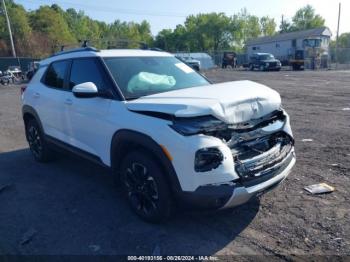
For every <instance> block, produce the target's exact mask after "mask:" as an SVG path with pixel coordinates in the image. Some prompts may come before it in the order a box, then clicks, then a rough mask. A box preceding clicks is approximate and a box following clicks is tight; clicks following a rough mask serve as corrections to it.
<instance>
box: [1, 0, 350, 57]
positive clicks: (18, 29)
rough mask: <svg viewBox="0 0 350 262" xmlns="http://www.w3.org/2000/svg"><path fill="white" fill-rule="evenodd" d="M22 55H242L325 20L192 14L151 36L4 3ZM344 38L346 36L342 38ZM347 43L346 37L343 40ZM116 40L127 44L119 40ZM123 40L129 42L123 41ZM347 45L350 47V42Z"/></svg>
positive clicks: (303, 15)
mask: <svg viewBox="0 0 350 262" xmlns="http://www.w3.org/2000/svg"><path fill="white" fill-rule="evenodd" d="M5 2H6V6H7V9H8V14H9V17H10V21H11V27H12V31H13V38H14V42H15V47H16V52H17V55H18V56H28V57H38V58H41V57H45V56H48V55H50V54H52V53H53V52H55V51H58V50H59V49H60V46H61V45H68V46H69V45H76V44H77V43H78V42H79V41H82V40H85V39H88V40H89V41H90V43H91V45H93V46H96V47H97V48H107V47H109V46H112V47H121V46H120V45H123V46H125V47H137V46H138V44H137V43H138V42H144V43H146V44H147V45H149V46H150V47H157V48H160V49H163V50H166V51H170V52H175V51H208V50H214V51H215V50H235V51H243V49H244V44H245V42H246V41H247V40H249V39H252V38H256V37H259V36H271V35H274V34H277V33H281V32H291V31H297V30H303V29H310V28H316V27H320V26H324V24H325V20H324V19H323V18H322V17H321V16H320V15H318V14H316V13H315V10H314V8H313V7H311V6H310V5H307V6H305V7H303V8H301V9H299V10H298V11H297V12H296V13H295V15H294V16H293V17H292V20H291V21H290V22H289V21H287V20H284V21H283V22H282V23H281V24H280V26H279V30H278V29H277V23H276V21H275V19H273V18H270V17H269V16H263V17H258V16H255V15H251V14H249V13H248V11H247V10H246V9H243V10H241V11H240V12H238V13H236V14H234V15H232V16H228V15H226V14H224V13H207V14H197V15H190V16H188V17H187V18H186V19H185V22H184V24H179V25H177V26H176V28H175V29H163V30H161V31H160V32H159V33H158V34H157V35H156V36H152V33H151V26H150V24H149V23H148V22H147V21H146V20H144V21H142V22H140V23H136V22H123V21H120V20H115V21H114V22H113V23H105V22H102V21H98V20H94V19H91V18H90V17H89V16H87V15H85V13H84V12H83V11H76V10H75V9H73V8H69V9H67V10H63V9H62V8H61V7H60V6H58V5H57V4H53V5H51V6H48V5H44V6H40V7H39V8H38V9H36V10H33V11H27V10H25V8H24V7H23V6H22V5H19V4H16V3H15V2H14V1H13V0H5ZM342 37H343V36H342ZM344 38H346V37H344ZM117 39H119V40H122V41H118V42H117V41H116V40H117ZM123 40H126V41H124V42H123ZM346 41H347V40H343V41H342V42H344V43H347V44H349V41H347V42H346ZM10 54H11V49H10V45H9V35H8V32H7V27H6V20H5V16H4V12H3V9H2V7H1V9H0V56H9V55H10Z"/></svg>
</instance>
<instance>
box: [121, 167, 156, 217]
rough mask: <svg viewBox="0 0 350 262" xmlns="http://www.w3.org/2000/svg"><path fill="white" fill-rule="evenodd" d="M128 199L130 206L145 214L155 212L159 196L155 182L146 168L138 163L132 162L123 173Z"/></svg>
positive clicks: (149, 214)
mask: <svg viewBox="0 0 350 262" xmlns="http://www.w3.org/2000/svg"><path fill="white" fill-rule="evenodd" d="M123 182H124V184H125V187H126V190H127V194H128V198H129V201H130V203H131V205H132V207H133V208H134V209H135V210H136V211H137V212H139V213H143V215H145V216H151V215H153V214H154V213H155V212H157V209H158V207H157V202H158V198H159V194H158V188H157V184H156V182H155V180H154V178H153V177H152V176H151V174H150V173H149V172H148V169H147V168H146V167H145V166H144V165H142V164H140V163H132V164H131V165H130V166H129V167H128V168H127V169H126V172H125V173H124V179H123Z"/></svg>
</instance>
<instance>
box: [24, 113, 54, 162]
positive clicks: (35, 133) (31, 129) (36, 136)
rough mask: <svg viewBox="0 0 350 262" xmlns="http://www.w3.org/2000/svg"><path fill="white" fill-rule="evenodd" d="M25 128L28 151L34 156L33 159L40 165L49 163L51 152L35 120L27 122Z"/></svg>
mask: <svg viewBox="0 0 350 262" xmlns="http://www.w3.org/2000/svg"><path fill="white" fill-rule="evenodd" d="M25 128H26V138H27V141H28V144H29V149H30V151H31V152H32V154H33V156H34V159H35V160H36V161H38V162H42V163H45V162H49V161H50V160H51V159H52V156H53V151H52V149H51V148H50V147H49V145H48V143H47V142H46V141H45V137H44V135H43V132H42V130H41V128H40V127H39V125H38V123H37V122H36V120H35V119H30V120H28V121H27V122H26V125H25Z"/></svg>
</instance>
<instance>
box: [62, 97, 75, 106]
mask: <svg viewBox="0 0 350 262" xmlns="http://www.w3.org/2000/svg"><path fill="white" fill-rule="evenodd" d="M64 103H65V104H66V105H69V106H70V105H72V104H73V101H72V99H66V100H65V101H64Z"/></svg>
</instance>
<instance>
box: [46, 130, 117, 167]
mask: <svg viewBox="0 0 350 262" xmlns="http://www.w3.org/2000/svg"><path fill="white" fill-rule="evenodd" d="M45 140H46V141H47V142H48V143H49V144H50V146H52V147H53V149H55V150H57V151H60V152H67V151H68V152H70V153H72V154H74V155H77V156H79V157H82V158H85V159H87V160H89V161H91V162H94V163H96V164H98V165H100V166H102V167H105V168H110V167H109V166H107V165H106V164H104V163H103V162H102V160H101V158H99V157H98V156H96V155H94V154H91V153H89V152H86V151H84V150H81V149H80V148H77V147H75V146H72V145H69V144H67V143H65V142H62V141H61V140H58V139H56V138H54V137H52V136H48V135H45Z"/></svg>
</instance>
